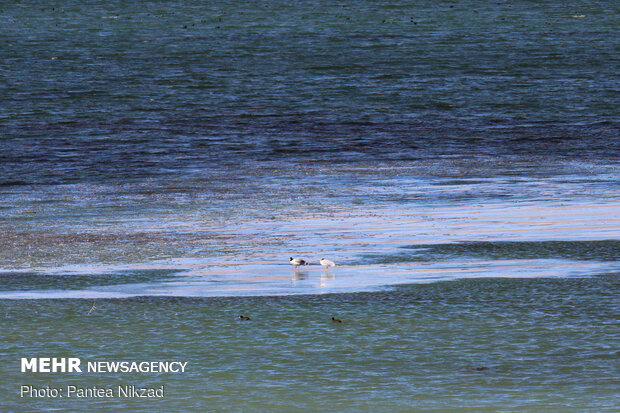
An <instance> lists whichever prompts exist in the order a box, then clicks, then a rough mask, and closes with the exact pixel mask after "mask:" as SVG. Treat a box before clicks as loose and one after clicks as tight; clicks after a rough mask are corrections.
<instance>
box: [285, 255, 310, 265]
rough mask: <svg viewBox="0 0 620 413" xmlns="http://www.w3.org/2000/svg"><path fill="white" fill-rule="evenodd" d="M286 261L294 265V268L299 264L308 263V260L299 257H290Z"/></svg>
mask: <svg viewBox="0 0 620 413" xmlns="http://www.w3.org/2000/svg"><path fill="white" fill-rule="evenodd" d="M288 262H290V263H291V265H294V266H295V268H299V266H300V265H308V262H307V261H306V260H302V259H301V258H293V257H290V258H289V260H288Z"/></svg>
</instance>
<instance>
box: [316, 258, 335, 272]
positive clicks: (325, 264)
mask: <svg viewBox="0 0 620 413" xmlns="http://www.w3.org/2000/svg"><path fill="white" fill-rule="evenodd" d="M319 262H320V263H321V265H322V266H323V267H325V271H327V269H328V268H329V267H335V266H336V264H334V262H333V261H330V260H326V259H325V258H321V261H319Z"/></svg>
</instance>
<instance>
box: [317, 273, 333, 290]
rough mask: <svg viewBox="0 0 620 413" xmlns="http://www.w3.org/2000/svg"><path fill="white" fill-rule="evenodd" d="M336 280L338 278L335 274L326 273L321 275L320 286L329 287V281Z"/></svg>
mask: <svg viewBox="0 0 620 413" xmlns="http://www.w3.org/2000/svg"><path fill="white" fill-rule="evenodd" d="M335 279H336V276H335V275H334V274H328V273H327V271H325V272H324V273H323V274H321V280H320V281H319V286H320V287H327V281H330V280H335Z"/></svg>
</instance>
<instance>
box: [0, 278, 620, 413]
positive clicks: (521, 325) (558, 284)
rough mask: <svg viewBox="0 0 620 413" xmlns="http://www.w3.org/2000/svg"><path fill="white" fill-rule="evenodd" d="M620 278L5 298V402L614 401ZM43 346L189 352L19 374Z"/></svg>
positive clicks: (465, 407)
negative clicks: (332, 290) (174, 367)
mask: <svg viewBox="0 0 620 413" xmlns="http://www.w3.org/2000/svg"><path fill="white" fill-rule="evenodd" d="M619 288H620V278H619V274H617V273H616V274H607V275H601V276H596V277H588V278H569V279H468V280H460V281H454V282H438V283H432V284H423V285H412V286H399V287H395V288H392V289H389V290H386V291H383V292H374V293H353V294H334V295H307V296H286V297H237V298H234V297H230V298H149V297H142V298H132V299H109V300H101V301H100V300H97V301H96V303H95V304H96V309H94V310H92V311H91V307H92V304H93V302H92V301H88V300H82V299H67V300H34V301H30V300H16V301H13V300H4V301H2V302H1V303H0V309H1V310H2V317H3V328H2V330H1V333H0V338H1V340H0V343H2V344H0V346H1V347H2V354H3V358H4V360H5V362H4V363H3V368H2V372H1V375H2V380H0V382H1V383H2V384H1V387H2V393H3V395H5V396H3V399H4V401H3V407H4V408H5V409H8V410H9V411H22V410H26V409H27V410H29V411H30V410H39V409H41V410H48V409H49V410H55V409H63V410H84V409H89V410H92V409H102V410H107V409H118V408H129V409H131V410H134V411H152V410H157V411H171V410H175V411H198V410H207V411H230V410H235V411H256V410H257V411H291V410H301V409H303V410H311V411H385V412H388V411H463V412H466V411H489V412H490V411H563V412H572V411H574V412H581V411H597V412H605V411H608V412H612V411H617V410H618V400H617V395H618V387H619V386H620V379H619V376H618V373H619V371H620V361H619V360H620V359H619V356H620V355H619V353H618V343H619V341H620V336H619V332H620V328H619V327H620V321H619V320H620V308H619V306H618V301H617V297H618V294H619V293H620V291H619ZM89 311H91V312H90V315H89ZM240 314H243V315H246V316H249V317H250V318H251V320H249V321H239V320H238V319H237V317H238V316H239V315H240ZM332 316H335V317H336V318H338V319H340V320H342V323H333V322H332V321H331V317H332ZM42 342H45V347H44V348H42V347H41V343H42ZM35 355H39V356H43V355H46V356H59V357H60V356H65V357H80V358H82V359H83V360H84V363H85V362H86V361H117V360H129V361H133V360H137V361H143V360H144V361H151V360H157V361H173V360H174V361H176V360H179V361H187V363H188V365H187V371H186V372H185V373H181V374H166V373H161V374H139V373H124V374H120V373H119V374H114V373H83V374H77V373H65V374H62V373H57V374H50V373H48V374H45V373H42V374H34V373H26V374H22V373H19V358H20V357H23V356H35ZM21 384H29V385H33V386H39V387H40V388H44V387H45V386H50V387H63V386H66V385H79V386H85V387H88V386H100V387H102V388H106V387H113V386H116V385H119V384H123V385H124V384H135V385H138V386H153V387H159V386H161V385H164V386H165V397H164V398H163V399H154V400H146V401H144V400H136V399H127V398H120V399H119V398H111V399H97V398H88V399H75V398H73V399H66V398H64V399H49V398H48V399H33V398H27V399H20V398H19V385H21Z"/></svg>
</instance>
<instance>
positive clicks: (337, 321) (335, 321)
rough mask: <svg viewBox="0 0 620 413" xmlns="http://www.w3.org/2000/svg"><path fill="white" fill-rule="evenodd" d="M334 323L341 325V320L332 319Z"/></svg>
mask: <svg viewBox="0 0 620 413" xmlns="http://www.w3.org/2000/svg"><path fill="white" fill-rule="evenodd" d="M332 321H333V322H334V323H342V320H340V319H337V318H334V317H332Z"/></svg>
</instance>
